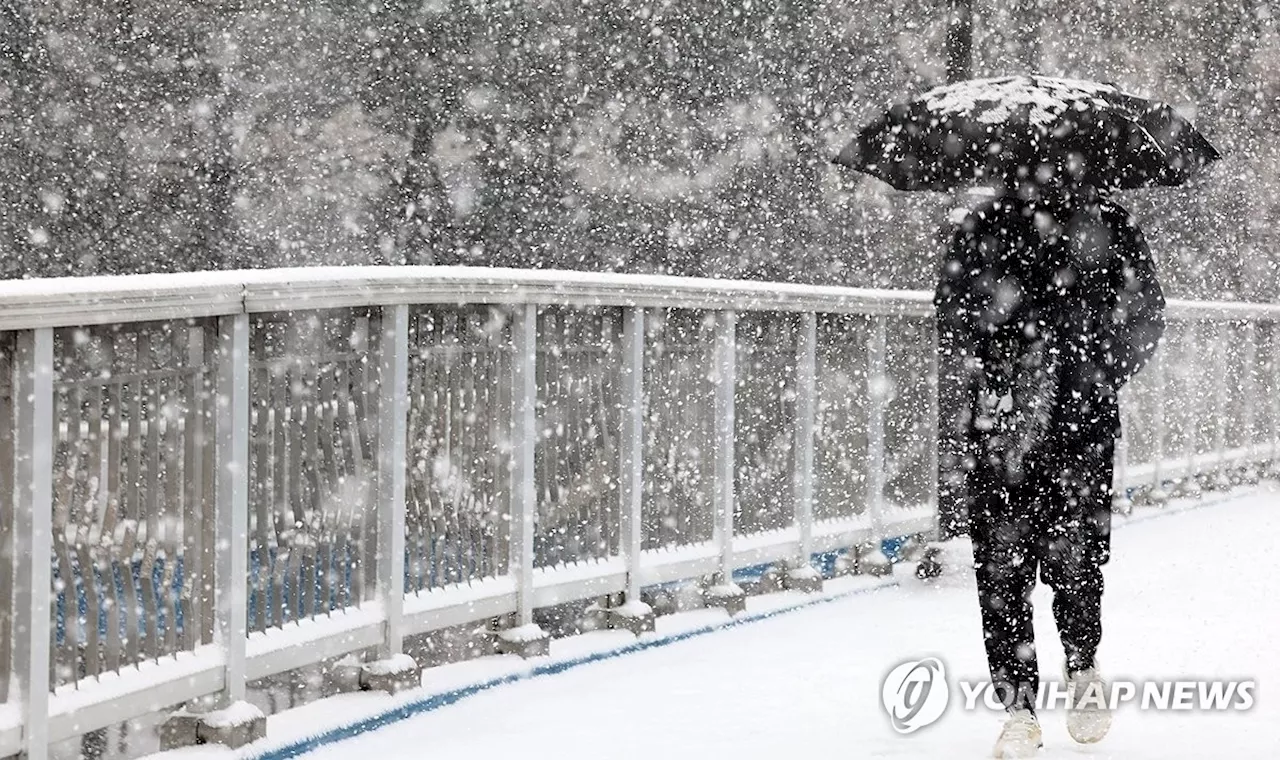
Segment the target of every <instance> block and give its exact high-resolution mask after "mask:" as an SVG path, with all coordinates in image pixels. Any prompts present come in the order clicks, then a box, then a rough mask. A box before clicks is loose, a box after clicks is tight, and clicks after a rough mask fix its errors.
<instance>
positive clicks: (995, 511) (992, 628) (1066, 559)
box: [970, 435, 1115, 709]
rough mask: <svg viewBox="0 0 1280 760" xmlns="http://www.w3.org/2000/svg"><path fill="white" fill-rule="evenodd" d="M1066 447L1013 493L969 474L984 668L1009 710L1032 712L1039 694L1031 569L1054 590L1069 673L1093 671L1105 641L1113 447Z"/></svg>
mask: <svg viewBox="0 0 1280 760" xmlns="http://www.w3.org/2000/svg"><path fill="white" fill-rule="evenodd" d="M1073 438H1075V439H1074V440H1069V439H1068V440H1059V441H1056V442H1054V443H1055V444H1056V445H1050V446H1046V447H1044V449H1043V450H1044V451H1045V452H1047V453H1045V454H1042V455H1040V456H1037V457H1033V458H1031V459H1029V460H1028V461H1027V466H1026V471H1025V478H1024V479H1023V480H1022V481H1021V482H1020V483H1018V484H1016V485H1010V484H1008V483H1006V482H1004V479H1003V478H1002V477H1000V476H999V475H998V474H997V470H996V469H995V468H990V467H983V466H981V465H980V466H979V467H978V469H977V470H976V471H975V472H973V473H971V475H972V476H973V479H972V480H971V481H970V483H971V484H972V486H974V488H973V490H972V491H971V494H972V496H973V500H972V502H971V504H972V508H971V509H972V511H971V512H970V536H971V538H972V540H973V555H974V557H973V558H974V565H975V568H976V571H977V580H978V598H979V602H980V604H981V607H982V629H983V635H984V637H985V640H986V649H987V663H988V665H989V666H990V669H991V679H992V682H993V684H995V685H996V689H997V693H999V694H1000V696H1001V698H1002V700H1003V702H1004V704H1005V705H1006V706H1007V707H1010V708H1026V709H1033V705H1034V695H1035V694H1036V691H1037V689H1039V686H1040V679H1039V675H1038V670H1037V662H1036V650H1035V633H1034V631H1033V629H1032V619H1031V601H1030V595H1031V590H1032V588H1034V586H1035V582H1036V573H1037V570H1038V571H1039V573H1040V577H1041V578H1042V579H1043V580H1044V582H1045V583H1046V584H1048V585H1049V586H1050V587H1051V588H1052V589H1053V616H1054V620H1055V621H1056V622H1057V627H1058V635H1059V636H1060V637H1061V639H1062V646H1063V649H1064V650H1065V652H1066V655H1067V667H1068V668H1069V669H1072V670H1077V669H1081V668H1085V667H1091V666H1092V665H1093V659H1094V655H1095V653H1096V652H1097V649H1098V642H1099V641H1100V640H1101V638H1102V619H1101V614H1102V565H1104V564H1105V563H1106V562H1107V560H1108V559H1109V558H1110V546H1111V541H1110V533H1111V488H1112V476H1113V474H1114V473H1113V470H1114V468H1113V463H1112V454H1113V452H1114V450H1115V440H1114V438H1112V437H1111V436H1109V435H1098V436H1091V438H1092V439H1093V440H1081V439H1080V438H1078V437H1074V436H1073Z"/></svg>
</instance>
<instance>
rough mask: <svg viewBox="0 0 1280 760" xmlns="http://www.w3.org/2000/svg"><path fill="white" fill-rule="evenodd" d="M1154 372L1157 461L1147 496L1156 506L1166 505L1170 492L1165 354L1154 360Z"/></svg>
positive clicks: (1153, 466)
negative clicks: (1167, 487)
mask: <svg viewBox="0 0 1280 760" xmlns="http://www.w3.org/2000/svg"><path fill="white" fill-rule="evenodd" d="M1152 365H1153V366H1152V367H1151V369H1152V371H1153V372H1155V376H1156V377H1155V381H1156V392H1155V399H1154V401H1152V404H1151V415H1152V417H1153V419H1152V431H1151V433H1152V435H1153V436H1155V453H1154V459H1155V461H1154V462H1153V463H1152V472H1151V491H1150V493H1148V494H1147V498H1148V499H1150V500H1151V502H1152V503H1154V504H1164V503H1165V502H1167V501H1168V500H1169V492H1168V491H1166V490H1165V488H1164V465H1165V461H1164V458H1165V451H1164V438H1165V427H1166V426H1165V419H1164V397H1165V388H1166V385H1167V383H1166V382H1165V379H1166V378H1165V361H1164V355H1163V352H1157V353H1156V355H1155V357H1154V358H1153V359H1152Z"/></svg>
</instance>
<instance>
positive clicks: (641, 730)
mask: <svg viewBox="0 0 1280 760" xmlns="http://www.w3.org/2000/svg"><path fill="white" fill-rule="evenodd" d="M1148 514H1150V513H1148ZM1113 540H1114V547H1115V552H1114V558H1113V560H1112V563H1111V564H1110V566H1109V567H1108V569H1107V572H1106V579H1107V584H1108V590H1107V595H1106V597H1105V600H1104V613H1103V614H1104V621H1103V622H1104V633H1103V645H1102V651H1101V653H1100V655H1099V659H1100V662H1101V664H1102V666H1103V668H1104V669H1105V670H1106V671H1107V672H1108V674H1109V675H1112V676H1128V677H1132V678H1135V679H1141V680H1150V679H1178V680H1185V679H1192V678H1220V679H1236V680H1241V679H1254V680H1256V682H1257V688H1256V691H1255V697H1256V703H1255V705H1254V706H1253V708H1252V709H1251V710H1249V711H1247V712H1212V713H1211V712H1186V711H1167V712H1154V711H1147V712H1143V711H1140V710H1138V709H1137V708H1136V707H1134V706H1128V707H1122V709H1121V711H1120V712H1119V714H1118V716H1117V719H1116V723H1115V726H1114V728H1113V730H1112V732H1111V734H1110V735H1109V736H1108V737H1107V738H1106V739H1105V740H1104V741H1103V742H1102V743H1100V744H1097V745H1092V746H1083V745H1077V744H1074V743H1073V742H1072V741H1071V739H1070V738H1069V737H1068V736H1067V733H1066V730H1065V728H1064V726H1063V719H1062V713H1061V712H1060V711H1055V712H1047V713H1045V714H1044V715H1043V716H1042V721H1043V725H1044V732H1045V737H1044V738H1045V750H1044V752H1043V753H1042V756H1043V757H1045V758H1079V757H1089V758H1117V759H1119V758H1124V760H1134V759H1136V758H1161V759H1162V760H1168V759H1169V758H1203V757H1213V758H1219V757H1222V758H1236V759H1240V758H1258V760H1262V759H1263V758H1275V757H1280V697H1276V696H1274V695H1275V693H1276V692H1275V691H1274V690H1275V689H1277V688H1280V653H1278V651H1277V650H1278V648H1277V646H1276V644H1275V641H1274V637H1275V632H1276V630H1277V627H1278V626H1280V601H1277V600H1280V571H1277V570H1276V565H1275V550H1276V548H1277V544H1278V543H1280V493H1277V492H1276V491H1264V492H1261V493H1256V494H1254V495H1251V496H1249V497H1246V498H1237V499H1233V500H1230V501H1227V502H1225V503H1219V504H1213V505H1207V506H1205V507H1203V508H1197V509H1191V510H1187V511H1182V512H1179V513H1176V514H1159V513H1156V514H1155V515H1154V516H1153V517H1151V518H1150V519H1141V520H1135V521H1132V522H1130V523H1129V524H1127V525H1125V526H1124V527H1123V528H1122V529H1120V530H1117V531H1116V533H1115V535H1114V539H1113ZM898 577H899V583H898V584H897V585H895V586H891V587H884V588H880V589H877V590H867V591H865V592H863V593H855V594H849V595H846V596H842V597H841V598H838V599H836V600H834V601H831V602H828V603H819V604H814V605H811V606H807V607H805V608H803V609H798V610H796V611H793V612H788V613H785V614H781V615H777V616H774V617H770V618H768V619H765V620H760V621H758V622H753V623H750V624H747V625H740V626H735V627H730V628H727V629H725V630H720V631H716V632H714V633H710V634H707V635H700V636H693V637H690V638H687V639H683V640H680V641H676V642H675V643H671V644H669V645H666V646H660V647H653V648H650V649H644V650H642V651H637V652H634V653H631V654H627V655H625V656H622V657H616V658H609V659H602V660H600V661H597V662H592V663H590V664H586V665H582V666H580V667H573V668H569V669H567V670H565V671H564V672H559V673H555V674H552V675H546V676H541V677H534V678H527V679H520V680H515V681H514V682H512V683H508V684H505V685H501V686H497V687H495V688H491V689H486V690H484V691H482V692H480V693H477V694H474V695H472V696H468V697H466V698H465V699H461V700H459V701H457V702H455V703H453V704H449V705H448V706H443V707H440V708H438V709H434V710H431V711H429V712H424V713H422V714H419V715H416V716H415V717H412V718H410V719H407V720H404V721H401V722H398V723H393V724H390V725H388V726H386V727H384V728H380V729H378V730H375V731H370V732H368V733H365V734H362V735H360V736H358V737H356V738H353V739H348V740H345V741H341V742H336V743H332V744H328V745H325V746H322V747H320V748H319V749H316V750H315V751H314V752H312V753H310V754H309V755H308V756H307V757H308V758H309V760H338V758H349V757H368V758H373V757H376V758H378V760H397V759H398V758H404V759H405V760H411V759H412V760H417V759H418V758H422V757H439V758H453V757H468V758H472V757H529V758H565V757H602V758H619V759H622V758H635V759H636V760H655V759H661V760H677V759H678V758H700V759H701V758H719V757H726V758H735V760H739V759H741V758H768V759H769V760H776V759H777V758H786V757H795V756H804V757H847V758H930V759H932V758H965V757H986V756H989V753H990V748H991V744H992V742H993V741H994V739H995V736H996V733H997V732H998V730H999V726H1000V714H998V713H995V712H992V711H989V710H986V709H985V708H979V710H978V711H976V712H966V711H964V710H963V709H961V708H960V707H959V706H958V702H959V699H958V697H959V690H958V689H955V688H954V687H953V698H952V700H951V704H950V706H949V707H948V709H947V712H946V713H945V714H944V715H943V717H942V718H941V720H939V722H938V723H936V724H934V725H932V726H929V727H927V728H925V729H922V730H920V731H918V732H916V733H914V734H911V735H907V736H902V735H899V734H897V733H895V732H894V731H893V729H892V728H891V727H890V725H889V722H888V720H887V718H886V716H885V714H884V711H883V709H882V708H881V705H880V687H881V679H882V678H883V677H884V675H885V674H886V673H887V672H888V670H889V669H890V668H892V667H893V666H894V665H896V664H897V663H899V662H902V661H904V660H906V659H909V658H912V659H913V658H919V657H922V656H926V655H934V656H937V657H939V658H941V659H942V660H943V661H944V662H945V663H946V665H947V668H948V675H949V676H951V677H952V678H953V679H954V678H955V677H960V678H966V677H967V678H974V679H980V678H982V677H983V675H984V673H985V665H984V659H983V656H982V646H981V633H980V628H979V618H978V608H977V603H976V601H975V598H974V590H973V587H972V580H971V578H964V577H960V578H953V579H952V580H951V581H948V582H946V583H943V584H941V585H940V586H938V585H935V586H924V585H921V584H920V583H919V582H917V581H915V580H914V579H913V578H909V577H906V574H905V573H901V574H900V575H899V576H898ZM841 583H846V584H849V583H855V584H856V583H864V584H865V583H866V581H862V580H850V579H842V580H840V581H836V582H831V583H829V584H828V588H829V589H836V588H838V587H839V584H841ZM780 596H781V597H785V596H786V595H780ZM1049 600H1050V595H1049V593H1048V590H1047V589H1045V588H1044V587H1043V586H1041V587H1039V588H1038V589H1037V592H1036V596H1035V602H1036V615H1037V621H1036V625H1037V629H1036V630H1037V634H1038V636H1039V641H1038V643H1039V649H1040V667H1041V672H1042V674H1043V676H1044V677H1045V678H1047V679H1049V678H1056V671H1057V669H1058V667H1059V663H1060V661H1061V648H1060V646H1059V645H1058V642H1057V637H1056V635H1055V632H1054V628H1053V619H1052V616H1051V612H1050V607H1049ZM789 601H791V602H794V601H796V598H794V597H791V598H790V599H789ZM752 602H753V604H754V605H756V607H755V608H754V611H756V612H758V611H759V610H760V609H762V605H770V604H772V605H775V606H776V605H778V604H784V603H786V602H787V599H781V598H775V599H772V600H766V599H753V600H752ZM717 614H719V613H716V612H713V611H706V612H705V613H702V612H699V613H688V614H686V615H684V616H676V617H681V618H682V619H681V620H680V621H674V620H673V621H668V622H663V623H662V625H664V626H667V628H666V630H665V632H666V633H668V634H669V633H671V632H672V630H673V628H672V626H682V627H684V628H686V629H688V628H689V627H691V626H696V625H705V624H706V623H707V622H709V621H713V620H714V619H715V616H716V615H717ZM699 615H702V616H703V617H702V618H701V619H700V618H698V616H699ZM663 632H664V631H663V629H662V628H660V631H659V633H660V634H661V633H663ZM619 637H622V638H619ZM626 641H629V639H628V638H626V635H625V634H620V633H617V632H605V633H599V634H590V635H588V636H583V637H577V639H576V640H566V641H563V642H556V647H557V649H556V650H553V657H556V658H566V657H573V656H575V655H578V654H581V653H582V652H584V651H589V650H593V649H594V650H599V649H605V648H608V647H611V646H617V645H618V644H619V643H621V642H626ZM498 660H501V661H498ZM528 667H529V666H528V665H522V666H517V667H516V670H517V671H518V670H520V669H521V668H524V669H526V672H527V668H528ZM511 672H513V671H512V665H511V662H510V660H508V659H506V658H495V661H492V662H472V663H465V664H462V665H458V666H451V667H450V668H444V669H440V670H439V671H438V672H437V671H433V672H429V673H428V676H427V681H428V683H434V684H435V685H436V686H437V687H441V688H445V687H448V686H450V682H451V681H455V683H454V684H453V685H457V684H458V683H463V682H465V681H467V680H483V679H484V678H488V677H493V676H494V675H504V674H507V673H511ZM404 698H405V697H402V698H400V699H399V700H397V699H396V698H392V697H385V696H382V697H375V696H374V695H350V696H349V697H346V698H340V699H338V700H330V701H328V702H325V703H319V704H316V705H311V706H308V707H305V708H301V709H299V710H295V711H291V713H293V714H292V715H290V714H289V713H286V714H282V715H280V716H276V717H274V718H272V727H271V733H272V734H274V735H275V736H274V740H275V742H279V740H281V739H285V738H286V736H285V735H286V734H290V733H296V732H298V731H300V730H304V729H305V728H306V727H307V726H309V728H310V731H312V732H316V731H319V730H323V727H324V726H323V724H324V723H325V722H326V721H334V722H341V721H343V720H347V721H350V720H352V719H353V718H354V717H357V715H356V713H359V712H362V711H368V710H369V708H370V707H371V706H372V705H374V704H375V703H374V702H371V701H369V700H379V699H381V700H385V701H386V702H385V704H386V705H387V706H390V705H391V704H393V703H395V702H396V701H399V702H403V701H404ZM362 700H363V701H362ZM352 710H355V712H352ZM261 751H262V747H261V746H259V747H258V748H256V749H255V748H246V750H244V751H242V752H241V753H238V754H240V755H242V756H253V755H256V754H260V753H261ZM166 756H167V757H168V758H170V759H171V760H177V759H178V758H188V759H190V758H196V757H199V758H202V759H204V758H228V757H231V756H233V753H231V752H229V751H226V750H221V749H214V748H209V747H200V748H191V749H188V750H181V751H178V752H172V753H166Z"/></svg>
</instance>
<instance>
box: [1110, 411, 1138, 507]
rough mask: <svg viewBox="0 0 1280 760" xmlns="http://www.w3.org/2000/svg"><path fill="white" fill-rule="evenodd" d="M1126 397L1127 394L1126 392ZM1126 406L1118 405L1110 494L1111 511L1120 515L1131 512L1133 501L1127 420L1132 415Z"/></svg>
mask: <svg viewBox="0 0 1280 760" xmlns="http://www.w3.org/2000/svg"><path fill="white" fill-rule="evenodd" d="M1126 395H1127V392H1126ZM1127 406H1128V405H1127V404H1121V405H1120V438H1119V440H1117V441H1116V450H1115V460H1114V461H1115V477H1114V478H1113V479H1112V482H1113V483H1114V486H1113V490H1112V493H1111V510H1112V511H1113V512H1118V513H1120V514H1125V515H1127V514H1129V513H1130V512H1131V511H1133V500H1132V499H1130V498H1129V430H1128V428H1129V425H1128V424H1127V423H1128V422H1129V420H1131V419H1132V415H1130V414H1128V413H1126V411H1125V408H1126V407H1127Z"/></svg>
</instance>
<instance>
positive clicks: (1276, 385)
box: [1267, 321, 1280, 474]
mask: <svg viewBox="0 0 1280 760" xmlns="http://www.w3.org/2000/svg"><path fill="white" fill-rule="evenodd" d="M1267 395H1268V396H1269V397H1270V398H1271V467H1270V470H1271V472H1272V474H1280V321H1273V322H1272V323H1271V372H1270V376H1269V377H1268V378H1267Z"/></svg>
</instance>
